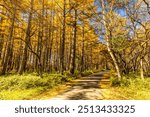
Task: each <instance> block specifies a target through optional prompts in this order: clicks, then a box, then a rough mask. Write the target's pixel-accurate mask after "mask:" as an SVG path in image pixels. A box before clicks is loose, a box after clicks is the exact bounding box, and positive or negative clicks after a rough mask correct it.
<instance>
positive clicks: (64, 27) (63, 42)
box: [60, 0, 66, 74]
mask: <svg viewBox="0 0 150 117" xmlns="http://www.w3.org/2000/svg"><path fill="white" fill-rule="evenodd" d="M65 38H66V0H64V8H63V33H62V40H61V43H60V48H61V50H60V51H61V54H60V72H61V73H62V74H63V72H64V70H65V66H64V54H65V53H64V52H65Z"/></svg>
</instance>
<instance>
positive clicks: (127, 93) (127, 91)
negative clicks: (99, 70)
mask: <svg viewBox="0 0 150 117" xmlns="http://www.w3.org/2000/svg"><path fill="white" fill-rule="evenodd" d="M105 92H106V93H105V97H106V99H125V100H128V99H130V100H150V78H145V80H142V79H141V78H140V77H139V76H137V75H131V74H130V75H128V76H124V77H123V78H122V80H121V81H118V80H117V79H116V78H111V87H110V88H109V89H106V91H105Z"/></svg>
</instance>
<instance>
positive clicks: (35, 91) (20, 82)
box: [0, 73, 73, 100]
mask: <svg viewBox="0 0 150 117" xmlns="http://www.w3.org/2000/svg"><path fill="white" fill-rule="evenodd" d="M43 76H44V77H43V78H40V77H39V76H36V74H34V73H32V74H24V75H21V76H20V75H7V76H0V99H1V100H23V99H32V98H33V97H34V96H37V95H39V94H41V93H43V92H45V91H47V90H49V89H53V88H54V87H56V86H58V85H59V84H63V83H65V82H68V81H70V80H72V79H73V78H72V77H67V76H63V75H60V74H44V75H43Z"/></svg>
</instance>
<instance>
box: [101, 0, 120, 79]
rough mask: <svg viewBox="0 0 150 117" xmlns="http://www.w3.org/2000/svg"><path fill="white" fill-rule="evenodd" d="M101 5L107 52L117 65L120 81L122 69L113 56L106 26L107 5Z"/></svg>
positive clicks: (102, 0)
mask: <svg viewBox="0 0 150 117" xmlns="http://www.w3.org/2000/svg"><path fill="white" fill-rule="evenodd" d="M101 4H102V15H103V24H104V27H105V33H106V37H105V40H106V45H107V50H108V52H109V54H110V56H111V58H112V60H113V63H114V65H115V68H116V71H117V76H118V78H119V80H120V79H121V73H120V68H119V65H118V63H117V60H116V58H115V56H114V54H113V51H112V50H111V44H110V40H109V37H108V32H107V25H106V18H105V15H104V14H105V5H104V0H101Z"/></svg>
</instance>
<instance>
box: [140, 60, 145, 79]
mask: <svg viewBox="0 0 150 117" xmlns="http://www.w3.org/2000/svg"><path fill="white" fill-rule="evenodd" d="M140 74H141V79H142V80H144V70H143V59H141V60H140Z"/></svg>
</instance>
